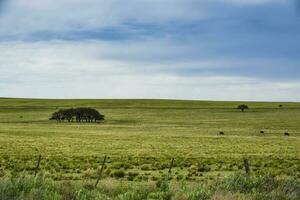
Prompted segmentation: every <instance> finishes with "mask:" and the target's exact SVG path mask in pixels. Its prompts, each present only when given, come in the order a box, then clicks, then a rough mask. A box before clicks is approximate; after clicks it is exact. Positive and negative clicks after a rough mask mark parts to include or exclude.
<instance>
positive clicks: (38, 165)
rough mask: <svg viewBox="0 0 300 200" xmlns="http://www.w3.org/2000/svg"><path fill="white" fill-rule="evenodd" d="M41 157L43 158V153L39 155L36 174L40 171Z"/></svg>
mask: <svg viewBox="0 0 300 200" xmlns="http://www.w3.org/2000/svg"><path fill="white" fill-rule="evenodd" d="M41 159H42V155H41V154H40V156H39V158H38V162H37V164H36V167H35V172H34V176H36V175H37V173H38V171H39V168H40V163H41Z"/></svg>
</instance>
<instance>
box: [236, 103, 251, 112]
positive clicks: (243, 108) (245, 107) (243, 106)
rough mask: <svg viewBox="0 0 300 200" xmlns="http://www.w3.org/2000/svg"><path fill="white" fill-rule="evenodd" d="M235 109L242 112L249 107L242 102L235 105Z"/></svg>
mask: <svg viewBox="0 0 300 200" xmlns="http://www.w3.org/2000/svg"><path fill="white" fill-rule="evenodd" d="M237 109H239V110H241V111H242V112H244V111H245V110H248V109H249V107H248V106H247V105H246V104H242V105H239V106H238V107H237Z"/></svg>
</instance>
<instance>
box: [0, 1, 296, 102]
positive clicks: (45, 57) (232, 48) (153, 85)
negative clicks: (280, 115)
mask: <svg viewBox="0 0 300 200" xmlns="http://www.w3.org/2000/svg"><path fill="white" fill-rule="evenodd" d="M299 25H300V5H299V2H298V1H297V0H202V1H201V0H128V1H126V2H124V1H122V0H109V1H108V0H85V1H81V0H59V1H58V0H43V1H40V0H30V1H28V0H9V1H8V0H0V52H1V54H0V96H6V97H37V98H171V99H210V100H253V101H255V100H256V101H300V79H299V78H298V77H299V75H300V66H299V65H300V56H299V55H300V26H299Z"/></svg>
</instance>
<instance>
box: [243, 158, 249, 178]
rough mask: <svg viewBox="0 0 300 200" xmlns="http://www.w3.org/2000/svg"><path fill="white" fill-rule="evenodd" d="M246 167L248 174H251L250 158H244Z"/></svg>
mask: <svg viewBox="0 0 300 200" xmlns="http://www.w3.org/2000/svg"><path fill="white" fill-rule="evenodd" d="M244 167H245V171H246V174H248V175H250V164H249V161H248V159H244Z"/></svg>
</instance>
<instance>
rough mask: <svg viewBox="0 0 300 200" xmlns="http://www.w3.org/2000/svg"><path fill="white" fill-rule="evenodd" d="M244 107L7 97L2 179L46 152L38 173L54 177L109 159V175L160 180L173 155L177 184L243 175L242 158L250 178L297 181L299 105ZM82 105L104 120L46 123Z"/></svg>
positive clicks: (2, 102)
mask: <svg viewBox="0 0 300 200" xmlns="http://www.w3.org/2000/svg"><path fill="white" fill-rule="evenodd" d="M240 103H241V102H210V101H170V100H33V99H6V98H2V99H0V177H9V176H11V175H16V174H19V173H28V174H32V173H33V172H34V169H35V165H36V162H37V159H38V156H39V155H40V154H41V155H42V162H41V166H40V170H41V172H43V173H44V174H47V175H49V176H50V177H51V178H53V179H55V180H92V179H95V178H96V177H97V170H98V168H99V166H100V164H101V162H102V159H103V157H104V155H107V156H108V161H107V165H106V168H105V172H104V173H105V174H104V176H105V177H110V178H112V179H121V180H126V181H127V180H129V181H137V182H138V181H146V180H155V181H156V180H159V179H160V178H161V177H164V176H165V175H166V172H167V170H168V165H169V162H170V160H171V159H172V158H175V162H174V169H173V171H172V173H173V176H172V177H173V179H174V180H188V181H196V182H197V181H203V180H213V179H217V178H218V177H223V176H224V175H228V174H231V173H234V172H238V171H242V170H243V159H244V158H248V159H249V160H250V163H251V169H252V173H253V174H265V173H271V174H273V175H276V176H278V177H287V176H290V177H296V178H300V103H259V102H247V103H246V104H247V105H248V106H249V107H250V109H249V110H248V111H246V112H244V113H242V112H241V111H238V110H237V109H236V107H237V105H239V104H240ZM280 104H282V105H283V107H281V108H280V107H279V105H280ZM82 106H84V107H92V108H96V109H97V110H99V111H100V112H101V113H102V114H104V115H105V117H106V120H105V122H103V123H97V124H92V123H80V124H79V123H67V122H65V123H57V122H55V121H49V120H48V118H49V117H50V115H51V114H52V113H53V112H54V111H56V110H57V109H61V108H71V107H82ZM261 130H263V131H265V133H264V134H261V133H260V131H261ZM220 131H224V132H225V135H224V136H220V135H218V133H219V132H220ZM284 132H289V133H290V136H284Z"/></svg>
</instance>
